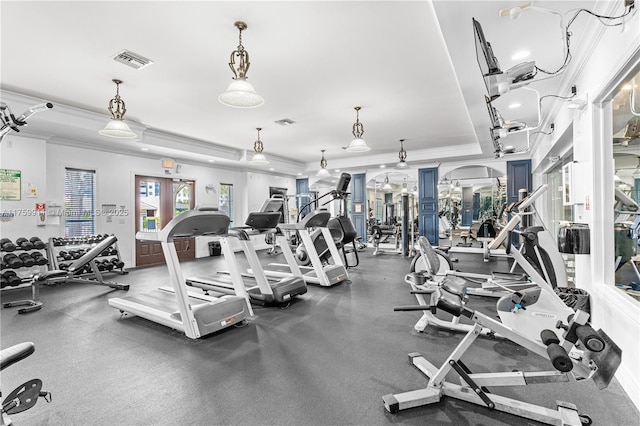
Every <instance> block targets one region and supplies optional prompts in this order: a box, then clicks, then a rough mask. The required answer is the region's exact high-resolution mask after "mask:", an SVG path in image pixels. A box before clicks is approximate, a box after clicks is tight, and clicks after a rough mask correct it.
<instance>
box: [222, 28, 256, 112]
mask: <svg viewBox="0 0 640 426" xmlns="http://www.w3.org/2000/svg"><path fill="white" fill-rule="evenodd" d="M233 25H235V26H236V28H238V30H239V31H240V35H239V37H238V40H239V44H238V47H237V48H236V50H234V51H233V52H231V59H230V62H229V68H231V71H233V75H234V77H233V81H232V82H231V84H229V87H227V90H226V92H223V93H222V94H220V96H218V100H219V101H220V103H222V104H224V105H227V106H230V107H235V108H255V107H259V106H260V105H262V104H263V103H264V99H263V98H262V96H260V95H258V94H257V93H256V90H255V89H254V88H253V86H252V85H251V83H249V82H248V81H247V71H249V65H250V63H249V52H247V51H246V50H245V49H244V46H243V45H242V31H243V30H246V29H247V24H245V23H244V22H242V21H237V22H235V23H234V24H233ZM236 58H237V61H238V63H237V68H236V67H235V65H236Z"/></svg>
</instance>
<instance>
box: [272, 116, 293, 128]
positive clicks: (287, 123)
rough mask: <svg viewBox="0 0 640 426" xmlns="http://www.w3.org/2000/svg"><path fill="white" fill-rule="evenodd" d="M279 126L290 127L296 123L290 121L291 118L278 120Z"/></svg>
mask: <svg viewBox="0 0 640 426" xmlns="http://www.w3.org/2000/svg"><path fill="white" fill-rule="evenodd" d="M276 123H277V124H279V125H281V126H290V125H292V124H294V123H295V121H293V120H291V119H289V118H283V119H282V120H278V121H276Z"/></svg>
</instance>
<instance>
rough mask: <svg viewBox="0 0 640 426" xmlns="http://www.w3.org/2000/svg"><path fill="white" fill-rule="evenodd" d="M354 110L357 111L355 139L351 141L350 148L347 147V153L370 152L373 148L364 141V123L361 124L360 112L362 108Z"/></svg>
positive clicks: (354, 126) (354, 127) (354, 128)
mask: <svg viewBox="0 0 640 426" xmlns="http://www.w3.org/2000/svg"><path fill="white" fill-rule="evenodd" d="M353 109H355V110H356V122H355V123H354V124H353V137H354V139H353V140H352V141H351V143H350V144H349V146H348V147H347V151H349V152H365V151H369V150H370V149H371V148H370V147H369V145H367V143H366V142H365V141H364V139H362V135H363V134H364V127H362V123H361V122H360V110H361V109H362V108H361V107H359V106H357V107H354V108H353Z"/></svg>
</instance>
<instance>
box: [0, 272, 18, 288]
mask: <svg viewBox="0 0 640 426" xmlns="http://www.w3.org/2000/svg"><path fill="white" fill-rule="evenodd" d="M2 278H4V281H5V286H12V287H16V286H19V285H20V284H21V283H22V279H21V278H20V277H19V276H18V274H16V273H15V271H4V272H3V273H2Z"/></svg>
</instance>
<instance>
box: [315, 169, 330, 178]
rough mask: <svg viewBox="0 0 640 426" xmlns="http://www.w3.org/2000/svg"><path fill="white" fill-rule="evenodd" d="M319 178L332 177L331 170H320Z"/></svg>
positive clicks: (317, 174)
mask: <svg viewBox="0 0 640 426" xmlns="http://www.w3.org/2000/svg"><path fill="white" fill-rule="evenodd" d="M316 176H317V177H329V176H331V173H329V170H327V169H320V170H318V173H316Z"/></svg>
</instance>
